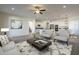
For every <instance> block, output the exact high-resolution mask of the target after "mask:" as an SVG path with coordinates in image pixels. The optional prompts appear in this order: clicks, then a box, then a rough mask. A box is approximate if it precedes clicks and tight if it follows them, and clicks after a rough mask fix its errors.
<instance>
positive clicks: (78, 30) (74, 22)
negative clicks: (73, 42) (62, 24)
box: [69, 17, 79, 35]
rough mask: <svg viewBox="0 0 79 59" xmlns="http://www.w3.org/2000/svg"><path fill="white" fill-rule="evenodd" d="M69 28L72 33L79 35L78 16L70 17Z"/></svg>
mask: <svg viewBox="0 0 79 59" xmlns="http://www.w3.org/2000/svg"><path fill="white" fill-rule="evenodd" d="M69 29H70V30H71V33H72V34H75V35H79V17H72V18H71V19H70V20H69Z"/></svg>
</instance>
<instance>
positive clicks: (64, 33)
mask: <svg viewBox="0 0 79 59" xmlns="http://www.w3.org/2000/svg"><path fill="white" fill-rule="evenodd" d="M69 39H70V33H69V31H68V30H65V29H59V31H57V32H56V33H55V35H54V41H55V40H59V41H63V42H66V43H67V45H68V42H69Z"/></svg>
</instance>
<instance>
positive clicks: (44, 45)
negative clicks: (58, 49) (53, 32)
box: [27, 39, 52, 51]
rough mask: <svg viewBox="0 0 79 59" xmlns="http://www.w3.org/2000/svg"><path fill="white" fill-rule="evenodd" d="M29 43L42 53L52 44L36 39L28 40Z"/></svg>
mask: <svg viewBox="0 0 79 59" xmlns="http://www.w3.org/2000/svg"><path fill="white" fill-rule="evenodd" d="M27 42H28V43H29V44H31V45H32V46H34V47H35V48H37V49H38V50H40V51H42V50H44V49H45V48H47V47H49V46H50V45H51V44H52V43H51V41H48V40H43V39H36V40H34V39H29V40H27Z"/></svg>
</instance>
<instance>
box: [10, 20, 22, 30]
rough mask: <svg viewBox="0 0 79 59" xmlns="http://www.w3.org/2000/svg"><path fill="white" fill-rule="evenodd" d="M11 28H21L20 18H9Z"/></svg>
mask: <svg viewBox="0 0 79 59" xmlns="http://www.w3.org/2000/svg"><path fill="white" fill-rule="evenodd" d="M11 29H22V20H11Z"/></svg>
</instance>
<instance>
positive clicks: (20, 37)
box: [0, 4, 79, 55]
mask: <svg viewBox="0 0 79 59" xmlns="http://www.w3.org/2000/svg"><path fill="white" fill-rule="evenodd" d="M78 10H79V5H72V4H69V5H66V4H60V5H59V4H40V5H38V4H36V5H32V4H23V5H21V4H18V5H17V4H10V5H8V4H2V5H0V45H1V47H0V54H1V55H2V54H3V55H74V54H79V53H78V51H77V50H78V44H79V42H78V41H79V40H78V39H79V32H78V31H79V28H78V26H79V23H78V22H79V20H78V19H79V16H78V15H79V13H78ZM33 40H34V41H35V40H36V43H34V41H33ZM32 41H33V42H32ZM44 43H45V44H44ZM4 51H6V52H4ZM7 51H8V52H7Z"/></svg>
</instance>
